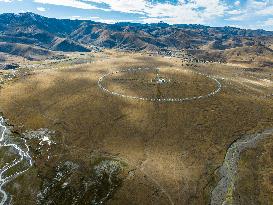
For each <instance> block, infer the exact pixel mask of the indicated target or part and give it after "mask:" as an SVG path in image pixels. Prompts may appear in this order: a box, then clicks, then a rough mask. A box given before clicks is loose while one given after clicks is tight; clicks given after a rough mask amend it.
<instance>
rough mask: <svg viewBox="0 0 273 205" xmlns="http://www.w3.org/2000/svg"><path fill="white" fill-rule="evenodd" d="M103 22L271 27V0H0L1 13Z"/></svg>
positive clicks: (272, 4) (271, 28)
mask: <svg viewBox="0 0 273 205" xmlns="http://www.w3.org/2000/svg"><path fill="white" fill-rule="evenodd" d="M23 12H33V13H37V14H40V15H43V16H47V17H55V18H69V19H87V20H93V21H99V22H105V23H115V22H123V21H126V22H138V23H157V22H159V21H163V22H166V23H169V24H203V25H209V26H234V27H240V28H248V29H265V30H270V31H273V0H0V13H23Z"/></svg>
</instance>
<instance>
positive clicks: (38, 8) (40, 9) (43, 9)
mask: <svg viewBox="0 0 273 205" xmlns="http://www.w3.org/2000/svg"><path fill="white" fill-rule="evenodd" d="M37 10H38V11H41V12H45V11H46V9H45V8H44V7H37Z"/></svg>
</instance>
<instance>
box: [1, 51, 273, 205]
mask: <svg viewBox="0 0 273 205" xmlns="http://www.w3.org/2000/svg"><path fill="white" fill-rule="evenodd" d="M40 64H41V63H40V62H36V64H34V66H33V68H35V66H38V65H39V69H27V71H26V72H27V75H18V77H17V78H15V79H13V80H11V81H9V82H7V83H6V84H4V85H3V86H2V88H1V90H0V104H1V110H0V111H1V112H2V113H3V115H4V116H5V117H6V118H7V119H9V123H10V124H11V125H13V126H14V128H13V130H14V132H16V133H26V132H28V131H30V130H39V129H41V128H46V129H48V130H51V131H54V135H53V138H54V141H55V143H54V144H52V145H50V146H48V147H46V148H43V149H38V147H39V144H37V142H36V141H35V140H28V141H27V142H28V143H29V145H30V152H31V154H32V156H33V160H34V165H33V166H32V167H31V168H30V169H29V171H28V172H27V174H23V175H21V176H19V177H18V178H16V179H15V180H14V182H13V183H10V184H8V185H7V190H8V192H9V193H10V194H11V195H12V199H13V204H18V205H19V204H20V205H23V204H36V203H37V195H39V193H40V192H41V190H43V189H45V186H46V184H47V185H48V184H50V182H52V181H54V177H55V174H56V172H57V171H58V170H59V168H58V167H60V166H61V165H62V164H65V165H66V164H67V162H70V164H72V163H73V164H74V165H75V164H76V165H77V166H74V165H73V166H72V165H69V166H68V167H69V168H68V169H71V170H75V171H71V172H69V173H68V174H67V175H66V176H64V177H63V178H61V179H60V181H57V182H56V183H55V184H54V185H52V186H51V185H50V186H47V187H49V189H47V191H48V190H49V191H48V193H50V194H48V193H47V192H44V196H43V199H46V202H44V203H43V201H42V199H41V200H40V201H39V203H40V204H71V202H73V204H85V202H86V204H87V201H88V200H85V199H90V200H95V201H96V203H99V202H100V201H102V200H104V199H106V200H105V201H104V202H105V203H106V204H147V205H150V204H156V205H159V204H164V205H165V204H177V205H178V204H179V205H180V204H210V203H211V194H212V191H213V190H214V188H215V187H216V185H217V183H218V182H219V180H220V178H221V177H220V174H219V170H220V169H219V168H220V167H221V166H222V164H223V162H224V159H225V155H226V152H227V150H228V149H229V147H230V145H231V144H232V143H233V142H234V141H236V140H237V139H238V138H240V137H242V136H244V135H248V134H255V133H259V132H262V131H263V130H266V129H270V128H273V96H272V93H273V80H272V72H273V69H272V68H268V67H267V68H264V69H258V70H257V69H255V67H254V66H253V65H245V64H228V63H227V64H223V63H185V62H182V61H181V60H180V59H178V58H175V57H172V58H166V57H162V56H152V55H149V54H146V53H123V52H118V51H113V50H108V51H107V50H106V51H104V52H101V53H97V54H94V55H93V56H92V57H90V62H87V63H86V62H85V63H79V64H78V63H77V64H73V63H70V62H65V63H63V62H58V63H55V64H52V65H50V66H43V65H40ZM131 68H134V69H137V68H152V69H157V68H159V69H160V70H163V71H164V72H163V74H162V75H163V76H170V78H171V80H170V82H169V83H166V84H163V85H160V86H154V84H153V83H151V82H152V80H153V78H154V77H153V76H155V75H154V74H147V75H146V74H142V75H143V76H140V77H139V76H138V77H137V78H141V79H142V81H141V82H138V81H137V82H123V81H124V80H126V79H127V80H128V79H131V80H132V75H133V74H128V73H127V72H121V73H119V74H118V77H117V78H118V79H119V80H120V79H121V80H120V81H118V80H117V79H116V80H115V79H112V78H108V79H107V80H106V81H107V82H106V81H105V82H104V85H105V86H107V88H109V89H111V90H115V91H116V92H121V93H122V92H123V94H124V95H130V96H132V95H135V96H144V97H147V98H148V97H149V96H153V97H154V98H158V95H164V98H171V97H175V98H188V97H193V96H202V95H206V94H208V93H210V92H211V91H213V90H216V89H217V83H216V82H215V81H214V80H212V79H210V78H207V77H206V76H212V77H213V78H215V79H217V81H218V82H219V83H220V84H221V89H220V90H219V92H217V93H215V95H211V96H208V97H204V98H200V99H192V100H185V101H181V102H159V101H149V100H139V99H131V98H127V97H121V96H116V95H112V94H111V93H109V92H105V91H104V90H103V89H101V88H100V87H99V86H98V80H99V79H100V78H101V77H102V76H103V75H106V74H107V73H111V72H116V71H121V70H124V69H131ZM197 73H202V74H204V75H197ZM151 75H152V76H151ZM143 79H144V80H145V82H143ZM172 79H175V82H178V81H179V83H173V82H172ZM117 81H118V82H117ZM149 81H151V82H149ZM148 84H149V85H150V87H149V86H148ZM146 85H147V86H146ZM272 137H273V136H272V135H271V137H268V138H266V139H263V140H261V141H259V143H257V146H253V148H250V149H247V151H245V150H244V151H243V152H242V157H241V158H240V160H239V165H238V175H237V176H236V177H237V178H236V183H235V185H234V186H235V190H236V191H234V192H232V193H231V194H230V195H228V197H229V199H231V200H232V202H233V203H234V202H236V203H237V204H266V203H264V202H268V204H272V203H273V198H272V195H273V172H272V169H273V164H272V162H273V149H272V143H273V138H272ZM7 157H8V156H7ZM7 159H8V158H7ZM106 159H107V160H112V162H119V163H120V164H119V165H120V166H121V167H122V168H120V171H119V173H118V175H117V176H115V179H114V180H113V181H112V182H113V183H114V186H110V185H109V184H107V183H108V182H105V183H102V184H95V185H90V187H89V188H86V187H88V186H85V184H86V181H88V177H89V176H91V175H92V174H91V173H92V168H93V167H94V166H96V164H98V163H99V162H100V161H103V160H106ZM71 167H76V168H75V169H72V168H71ZM254 168H255V169H254ZM253 169H254V172H249V170H253ZM104 176H107V174H106V175H104ZM249 177H252V179H253V180H251V183H250V182H249V180H248V178H249ZM91 178H92V177H91ZM101 179H103V180H105V179H104V178H103V177H102V178H101ZM64 185H65V186H64ZM105 186H106V187H108V188H105ZM109 186H110V188H109ZM257 186H259V187H260V189H259V190H260V191H259V192H257V189H256V187H257ZM108 189H109V190H110V191H109V192H108V194H107V193H104V192H105V190H108ZM79 192H81V193H79ZM82 193H83V194H82ZM94 193H96V194H94ZM63 196H65V197H63ZM75 196H79V197H78V198H77V199H75ZM253 196H255V197H254V198H255V201H253V200H250V198H251V197H253ZM249 200H250V202H249ZM22 201H23V203H22ZM227 201H228V200H227ZM229 202H230V201H229ZM96 203H94V204H96Z"/></svg>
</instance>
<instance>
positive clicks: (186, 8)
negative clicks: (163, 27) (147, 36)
mask: <svg viewBox="0 0 273 205" xmlns="http://www.w3.org/2000/svg"><path fill="white" fill-rule="evenodd" d="M34 2H36V3H42V4H54V5H62V6H69V7H74V8H80V9H99V10H104V11H114V12H121V13H127V14H136V15H140V16H142V17H143V18H142V20H143V22H158V21H161V20H163V21H165V22H167V23H203V22H205V21H208V20H209V19H212V18H215V17H217V16H223V15H224V11H225V10H226V9H227V7H226V5H225V4H224V3H223V2H222V1H221V0H187V1H186V0H178V2H177V3H176V4H171V3H166V2H165V3H160V2H157V3H153V2H152V1H148V0H82V1H81V0H58V1H52V0H34ZM101 5H104V6H105V5H106V6H107V9H105V8H102V7H100V6H101Z"/></svg>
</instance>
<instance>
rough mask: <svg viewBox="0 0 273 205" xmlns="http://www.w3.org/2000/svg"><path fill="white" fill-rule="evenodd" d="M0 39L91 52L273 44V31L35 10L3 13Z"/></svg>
mask: <svg viewBox="0 0 273 205" xmlns="http://www.w3.org/2000/svg"><path fill="white" fill-rule="evenodd" d="M0 41H2V42H9V43H20V44H28V45H36V46H39V47H42V48H44V49H49V50H56V51H65V52H69V51H80V52H86V51H90V46H100V47H106V48H121V49H125V50H126V49H127V50H147V51H158V50H160V49H191V50H192V49H208V50H226V49H231V48H238V47H244V46H253V45H256V44H257V43H260V42H262V43H264V44H266V45H272V42H273V32H269V31H264V30H245V29H239V28H233V27H209V26H202V25H168V24H165V23H157V24H138V23H116V24H105V23H98V22H94V21H88V20H68V19H54V18H47V17H43V16H39V15H36V14H33V13H22V14H11V13H6V14H1V15H0Z"/></svg>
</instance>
